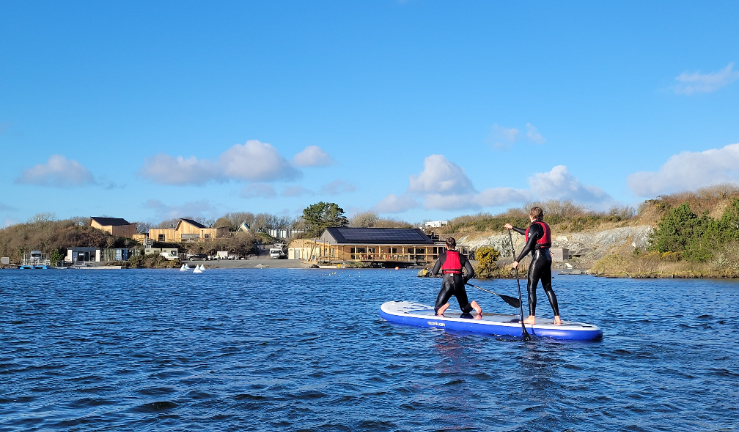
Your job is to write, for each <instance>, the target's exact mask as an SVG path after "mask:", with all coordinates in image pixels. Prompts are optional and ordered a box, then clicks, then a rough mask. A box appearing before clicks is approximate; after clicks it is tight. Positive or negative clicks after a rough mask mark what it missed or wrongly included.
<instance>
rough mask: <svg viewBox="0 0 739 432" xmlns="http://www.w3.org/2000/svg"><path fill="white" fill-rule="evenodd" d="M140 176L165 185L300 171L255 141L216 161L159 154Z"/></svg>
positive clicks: (289, 176)
mask: <svg viewBox="0 0 739 432" xmlns="http://www.w3.org/2000/svg"><path fill="white" fill-rule="evenodd" d="M138 174H139V176H141V177H144V178H147V179H149V180H151V181H153V182H155V183H161V184H168V185H187V184H196V185H197V184H205V183H207V182H209V181H227V180H247V181H273V180H294V179H296V178H298V177H300V172H299V171H297V170H296V169H295V168H293V167H292V166H290V164H289V163H288V161H287V160H286V159H285V158H284V157H282V156H281V155H280V154H279V153H278V152H277V149H275V148H274V147H273V146H272V145H270V144H267V143H262V142H259V141H257V140H249V141H247V142H246V144H243V145H241V144H236V145H234V146H233V147H231V148H229V149H228V150H226V151H225V152H223V153H222V154H221V155H220V156H219V157H218V159H217V160H216V161H211V160H208V159H197V158H196V157H194V156H190V157H189V158H183V157H182V156H177V157H176V158H175V157H172V156H170V155H167V154H158V155H156V156H154V157H151V158H147V159H146V161H145V162H144V166H143V167H142V168H141V169H140V170H139V173H138Z"/></svg>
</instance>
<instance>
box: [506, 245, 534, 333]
mask: <svg viewBox="0 0 739 432" xmlns="http://www.w3.org/2000/svg"><path fill="white" fill-rule="evenodd" d="M508 239H510V241H511V253H512V254H513V259H514V260H515V259H516V249H515V248H514V247H513V236H512V235H511V230H508ZM516 284H518V307H520V308H521V331H522V332H523V340H524V341H529V340H531V336H529V332H527V331H526V326H525V325H524V324H523V302H522V301H521V282H520V281H519V280H518V267H516Z"/></svg>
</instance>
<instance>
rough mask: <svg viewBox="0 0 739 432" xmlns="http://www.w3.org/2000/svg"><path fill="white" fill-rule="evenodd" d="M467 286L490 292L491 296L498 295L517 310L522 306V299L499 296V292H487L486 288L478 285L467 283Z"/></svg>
mask: <svg viewBox="0 0 739 432" xmlns="http://www.w3.org/2000/svg"><path fill="white" fill-rule="evenodd" d="M466 285H469V286H471V287H472V288H477V289H479V290H481V291H485V292H489V293H490V294H495V295H497V296H498V297H500V298H502V299H503V301H505V302H506V303H508V304H509V305H511V306H513V307H515V308H517V307H520V306H521V300H520V299H517V298H515V297H511V296H507V295H503V294H498V293H497V292H495V291H489V290H486V289H485V288H480V287H479V286H477V285H472V284H471V283H467V284H466Z"/></svg>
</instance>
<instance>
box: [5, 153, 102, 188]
mask: <svg viewBox="0 0 739 432" xmlns="http://www.w3.org/2000/svg"><path fill="white" fill-rule="evenodd" d="M15 184H29V185H36V186H52V187H58V188H70V187H80V186H86V185H92V184H95V178H94V177H93V175H92V173H91V172H90V171H89V170H88V169H87V168H85V167H84V166H83V165H82V164H81V163H79V162H77V161H76V160H73V159H67V158H66V157H64V156H62V155H59V154H55V155H51V156H49V160H48V161H47V162H46V163H45V164H39V165H36V166H33V167H31V168H29V169H27V170H25V171H24V172H23V173H22V174H21V175H20V177H18V178H16V179H15Z"/></svg>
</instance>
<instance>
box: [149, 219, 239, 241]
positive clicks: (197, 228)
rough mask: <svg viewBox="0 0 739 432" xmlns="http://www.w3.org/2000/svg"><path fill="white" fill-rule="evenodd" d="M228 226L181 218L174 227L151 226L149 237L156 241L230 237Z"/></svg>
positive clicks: (206, 239)
mask: <svg viewBox="0 0 739 432" xmlns="http://www.w3.org/2000/svg"><path fill="white" fill-rule="evenodd" d="M228 236H229V231H228V227H218V228H208V227H206V226H205V225H203V224H201V223H199V222H197V221H194V220H192V219H187V218H181V219H180V220H179V221H178V222H177V226H176V227H174V228H150V229H149V238H150V239H151V240H153V241H156V242H174V243H182V242H197V241H210V240H214V239H216V238H223V237H228Z"/></svg>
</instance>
